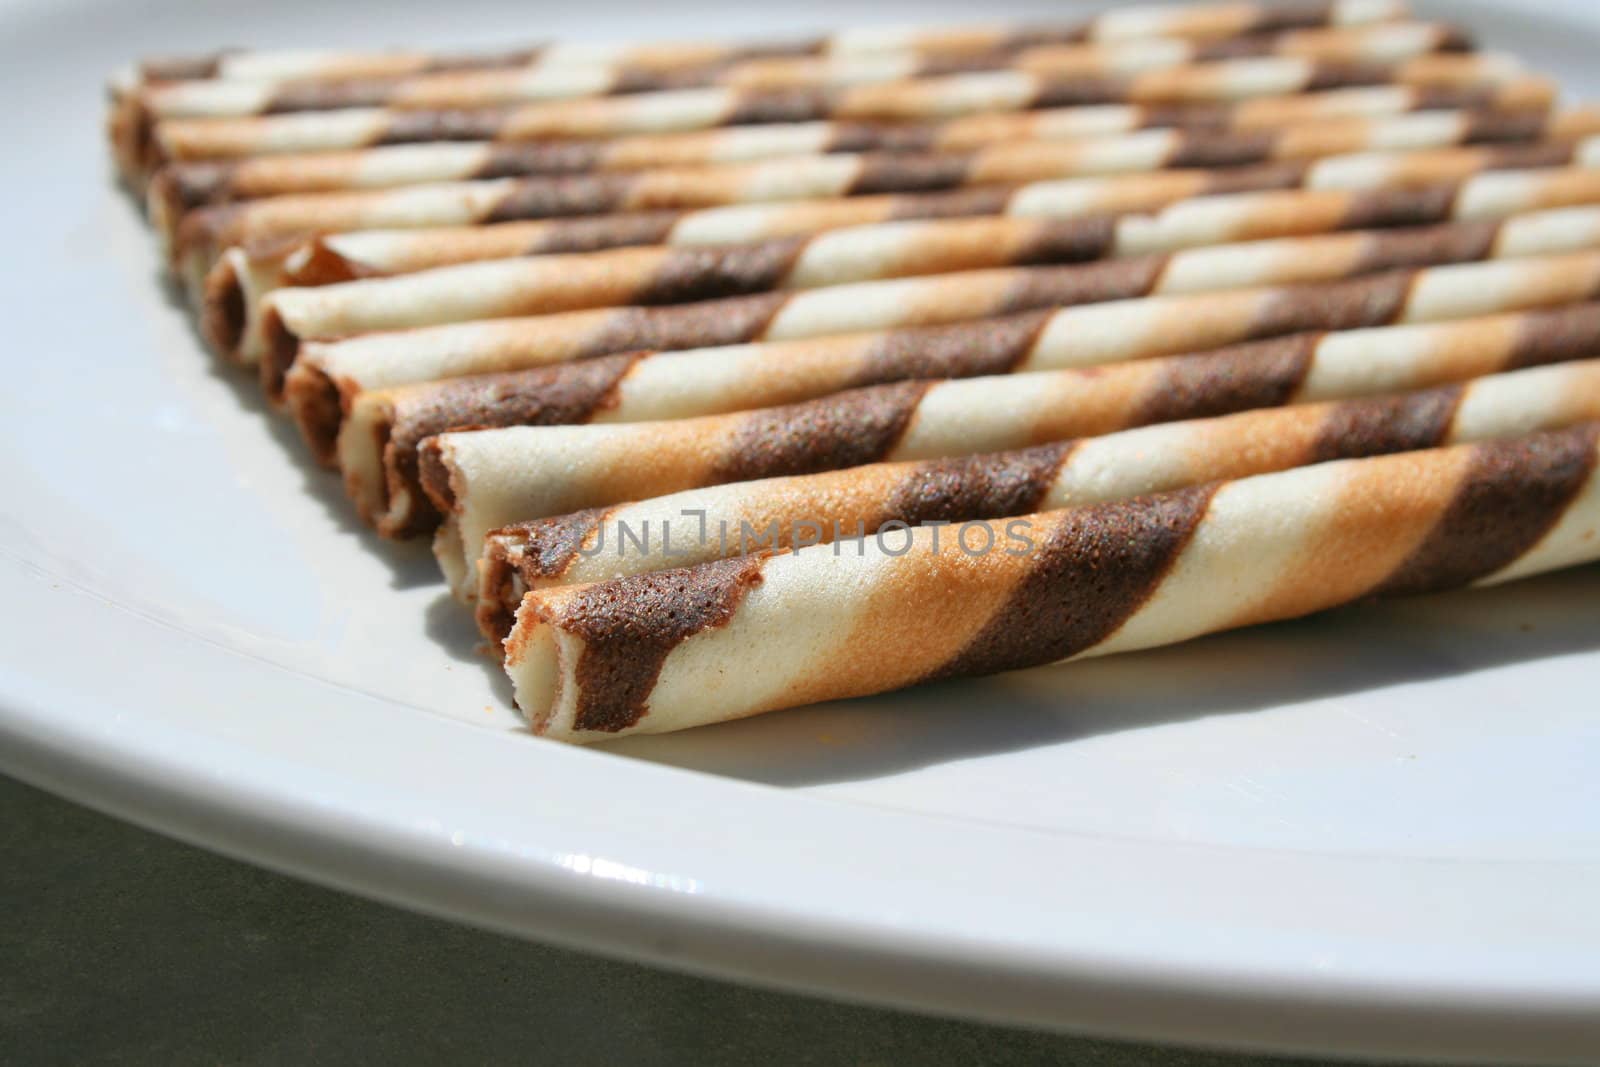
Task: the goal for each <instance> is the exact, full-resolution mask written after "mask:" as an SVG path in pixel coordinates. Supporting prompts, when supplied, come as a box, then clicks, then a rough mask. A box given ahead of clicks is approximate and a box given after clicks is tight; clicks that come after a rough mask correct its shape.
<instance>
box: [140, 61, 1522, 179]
mask: <svg viewBox="0 0 1600 1067" xmlns="http://www.w3.org/2000/svg"><path fill="white" fill-rule="evenodd" d="M1524 77H1525V76H1524V75H1523V74H1522V73H1521V70H1520V68H1519V66H1518V65H1517V63H1516V61H1515V60H1513V59H1512V58H1510V57H1508V56H1505V55H1501V54H1491V53H1473V54H1464V55H1455V54H1441V55H1424V56H1418V57H1416V58H1413V59H1406V60H1401V61H1399V62H1395V63H1337V62H1323V61H1318V60H1315V59H1302V58H1298V57H1293V56H1269V57H1265V58H1250V59H1231V60H1224V61H1222V62H1218V63H1197V64H1191V65H1185V66H1177V67H1169V68H1166V69H1163V70H1153V71H1147V72H1145V73H1143V74H1134V75H1129V76H1125V77H1088V78H1084V77H1051V76H1047V75H1042V74H1033V73H1030V72H1028V71H1020V70H1004V71H982V72H978V73H973V74H953V75H948V76H945V77H938V78H920V79H911V80H906V81H895V82H885V83H882V84H879V85H860V86H855V87H852V88H846V89H836V90H813V91H806V90H803V91H793V90H774V91H762V90H754V89H751V90H745V89H735V88H726V87H717V88H707V89H680V90H674V91H671V92H661V93H636V94H633V95H630V96H616V97H602V98H597V99H590V100H561V101H553V102H548V103H540V104H524V105H519V106H511V107H506V108H501V109H492V108H488V109H457V110H448V111H438V110H432V111H430V110H425V109H420V110H419V109H406V108H344V109H341V110H338V111H319V112H304V113H298V114H288V115H266V116H254V117H249V118H197V119H167V120H165V121H162V122H158V123H156V124H155V125H154V126H153V127H151V128H150V129H149V140H148V143H147V144H146V145H144V147H143V151H142V152H140V153H139V155H140V158H139V159H138V160H136V161H134V162H135V164H136V168H135V169H136V170H139V171H142V172H144V173H148V172H150V171H153V170H154V169H155V168H156V167H158V166H160V165H162V164H164V163H170V162H176V161H179V160H193V159H228V158H235V157H239V156H251V155H262V154H266V153H271V152H308V151H327V150H330V149H334V148H360V147H363V146H367V145H374V144H385V143H390V144H392V143H397V142H400V141H436V140H440V139H441V136H440V128H439V127H440V125H441V124H444V125H449V124H451V123H460V124H465V125H466V126H467V127H469V128H468V129H465V130H461V129H458V130H456V131H454V133H453V136H451V135H449V134H447V135H446V137H447V139H457V140H458V139H461V138H462V137H463V136H466V137H468V138H469V139H471V140H504V141H527V140H538V139H544V138H552V137H559V138H599V137H623V136H628V135H631V134H639V133H668V132H674V131H678V132H681V131H685V130H703V129H709V128H712V127H715V126H741V125H747V124H752V123H767V122H807V121H815V120H822V119H833V120H846V121H848V120H854V121H896V122H899V121H912V120H919V119H921V120H926V119H936V118H954V117H956V116H958V115H974V114H978V113H980V112H989V111H1028V110H1034V109H1038V108H1056V107H1068V106H1080V107H1083V106H1096V105H1105V104H1187V103H1219V102H1226V101H1233V100H1247V99H1251V98H1256V97H1277V96H1284V95H1293V94H1298V93H1307V92H1319V91H1322V90H1328V89H1339V88H1355V87H1361V86H1380V85H1390V84H1392V85H1396V86H1413V87H1417V88H1440V89H1487V90H1490V91H1491V95H1493V89H1494V88H1495V87H1497V86H1515V87H1517V88H1518V89H1519V91H1521V88H1522V87H1523V86H1526V85H1527V82H1526V81H1525V80H1524ZM1548 92H1549V89H1548V86H1546V87H1544V89H1543V90H1542V91H1540V94H1541V95H1544V94H1547V93H1548Z"/></svg>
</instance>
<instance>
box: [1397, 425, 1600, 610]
mask: <svg viewBox="0 0 1600 1067" xmlns="http://www.w3.org/2000/svg"><path fill="white" fill-rule="evenodd" d="M1597 439H1600V423H1587V424H1585V425H1581V426H1575V427H1572V428H1571V429H1568V430H1561V431H1557V432H1554V433H1543V434H1534V435H1531V436H1528V437H1521V438H1516V439H1513V440H1506V441H1489V442H1486V443H1484V444H1480V445H1477V446H1476V447H1474V449H1473V454H1472V462H1471V466H1470V467H1469V469H1468V471H1467V473H1466V475H1465V477H1464V479H1463V481H1462V484H1461V487H1460V488H1459V489H1458V490H1457V491H1456V494H1455V497H1454V499H1453V500H1452V501H1451V502H1450V506H1449V507H1448V508H1447V509H1446V510H1445V513H1444V514H1443V515H1442V516H1441V517H1440V519H1439V521H1438V522H1437V523H1436V524H1435V525H1434V527H1433V529H1432V530H1431V531H1430V532H1429V533H1428V536H1427V537H1426V538H1425V539H1424V540H1423V542H1422V544H1421V545H1419V546H1418V547H1417V549H1416V550H1415V551H1414V552H1412V554H1411V555H1410V556H1409V557H1408V558H1407V559H1406V561H1405V562H1404V563H1402V564H1401V565H1400V566H1399V568H1397V569H1396V570H1395V572H1394V573H1393V574H1392V575H1390V576H1389V577H1388V579H1386V580H1385V581H1384V582H1383V583H1382V584H1381V585H1379V586H1378V588H1377V589H1375V590H1374V593H1375V594H1377V595H1380V596H1387V595H1395V594H1404V593H1424V592H1430V591H1432V590H1437V589H1449V588H1453V587H1455V586H1461V585H1467V584H1469V583H1471V582H1475V581H1477V580H1478V579H1480V578H1484V577H1487V576H1488V575H1490V574H1493V573H1494V572H1495V571H1497V570H1499V569H1500V568H1502V567H1505V566H1507V565H1509V564H1511V563H1512V562H1514V561H1515V560H1516V559H1517V558H1518V557H1520V556H1522V555H1523V554H1524V553H1526V552H1527V551H1529V550H1530V549H1532V548H1533V547H1534V546H1535V545H1537V544H1538V543H1539V541H1540V540H1541V539H1542V538H1543V537H1544V536H1545V534H1547V533H1549V532H1550V530H1551V528H1552V527H1554V526H1555V524H1556V523H1557V522H1558V521H1559V520H1560V518H1561V516H1562V515H1563V514H1564V513H1565V512H1566V510H1567V508H1568V507H1569V506H1570V505H1571V503H1572V501H1573V498H1575V497H1576V496H1577V494H1578V492H1579V491H1580V490H1581V489H1582V488H1583V486H1584V484H1585V483H1586V482H1587V481H1588V480H1589V476H1590V475H1591V474H1592V473H1593V471H1594V463H1595V445H1596V442H1597Z"/></svg>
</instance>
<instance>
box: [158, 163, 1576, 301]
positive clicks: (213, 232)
mask: <svg viewBox="0 0 1600 1067" xmlns="http://www.w3.org/2000/svg"><path fill="white" fill-rule="evenodd" d="M1139 136H1140V138H1141V139H1142V140H1141V141H1140V142H1139V143H1135V144H1132V145H1122V146H1120V151H1121V152H1122V153H1124V154H1123V155H1121V156H1120V157H1111V156H1109V155H1108V156H1105V157H1096V156H1094V155H1092V154H1091V155H1085V154H1084V153H1083V152H1082V151H1081V150H1080V147H1079V146H1076V145H1072V144H1042V143H1026V144H1016V145H997V146H994V147H992V148H989V149H984V150H982V151H980V152H976V153H970V154H967V155H959V156H923V155H892V154H891V155H880V154H868V155H851V154H843V155H833V156H806V157H798V158H792V159H774V160H764V161H762V162H759V163H747V164H735V165H729V166H708V167H686V168H680V169H665V170H655V171H641V172H639V173H636V174H590V175H578V176H575V177H571V178H502V179H494V180H488V181H475V182H454V183H440V184H435V185H414V186H404V187H401V188H396V189H383V190H375V191H372V192H347V193H308V194H303V195H298V196H282V197H274V198H272V199H269V200H253V201H245V202H242V203H238V204H227V205H220V206H217V207H210V208H203V209H201V210H199V211H195V212H191V213H190V214H188V215H187V216H185V217H184V220H183V222H182V223H181V224H180V225H179V227H178V229H177V232H176V233H175V234H174V235H173V238H172V240H171V241H170V242H169V246H170V248H171V250H172V254H173V257H174V263H175V264H181V265H183V269H184V271H185V273H186V274H188V275H189V276H191V277H192V276H195V275H197V274H199V273H200V272H201V271H209V270H210V268H211V264H212V263H213V262H214V261H215V258H216V256H217V254H218V253H219V252H220V251H221V250H222V249H224V248H226V247H228V246H230V245H243V244H248V243H251V242H256V241H262V240H268V239H282V238H288V237H295V236H304V235H310V234H315V233H320V232H336V231H341V230H361V229H381V228H392V227H398V228H411V227H422V226H433V225H447V226H448V225H460V224H468V223H473V222H490V223H492V222H497V221H509V220H513V219H540V218H558V217H562V216H582V215H601V214H610V213H616V212H636V211H653V210H657V209H684V208H694V207H707V206H717V205H731V204H751V203H765V202H773V201H791V200H805V199H808V198H816V197H824V198H826V197H851V196H862V195H871V194H873V193H881V192H894V191H910V192H918V191H931V190H943V189H960V188H965V187H981V186H985V185H1004V184H1009V183H1017V182H1034V181H1040V180H1047V179H1054V178H1057V177H1061V176H1072V175H1077V174H1081V173H1084V172H1085V171H1086V170H1088V171H1091V172H1093V171H1094V169H1095V168H1096V167H1099V168H1102V169H1115V168H1116V167H1117V166H1118V165H1120V166H1121V167H1123V168H1124V169H1125V170H1132V171H1141V170H1142V171H1144V173H1138V174H1133V173H1129V174H1127V175H1126V177H1123V178H1116V179H1112V178H1102V179H1100V180H1099V182H1098V183H1097V184H1085V185H1083V186H1080V187H1078V188H1077V190H1076V192H1077V193H1078V195H1079V196H1081V197H1083V198H1084V200H1083V201H1082V202H1081V205H1080V208H1079V210H1080V211H1081V212H1090V211H1107V210H1116V209H1117V207H1118V205H1119V204H1121V203H1126V202H1128V201H1130V200H1132V201H1135V202H1137V200H1138V199H1140V198H1145V199H1148V198H1150V197H1151V196H1153V195H1154V196H1163V195H1164V196H1167V197H1171V196H1172V195H1173V194H1174V193H1175V192H1176V191H1177V190H1178V189H1181V188H1183V187H1184V186H1185V185H1188V186H1190V187H1191V188H1199V189H1201V190H1205V191H1211V190H1210V189H1209V188H1208V186H1209V185H1210V184H1211V182H1212V181H1213V179H1211V178H1208V177H1207V176H1208V175H1211V174H1213V173H1215V172H1213V171H1209V170H1204V171H1202V170H1187V169H1185V170H1178V171H1166V170H1160V169H1153V167H1154V165H1155V164H1157V163H1160V162H1162V161H1163V160H1165V159H1166V158H1167V156H1166V154H1165V153H1166V152H1167V151H1168V149H1169V147H1170V146H1169V145H1168V144H1167V143H1166V142H1167V140H1168V139H1169V138H1168V135H1167V134H1165V133H1162V132H1156V133H1154V134H1153V135H1139ZM1244 141H1245V143H1243V144H1240V143H1229V142H1223V141H1205V142H1201V144H1200V145H1199V146H1197V148H1198V152H1199V153H1200V154H1198V155H1196V156H1194V157H1193V158H1192V159H1190V160H1188V162H1192V163H1194V164H1202V163H1205V162H1207V161H1208V160H1215V161H1217V162H1221V163H1228V162H1233V161H1235V157H1236V158H1237V159H1238V160H1244V161H1248V160H1252V159H1257V158H1259V157H1260V153H1261V149H1262V148H1263V145H1261V144H1260V143H1257V142H1256V139H1255V138H1253V137H1251V138H1246V139H1244ZM1302 147H1303V148H1304V150H1306V151H1311V152H1316V151H1318V150H1319V146H1317V145H1315V144H1314V143H1313V144H1303V145H1302ZM1325 147H1326V148H1328V149H1332V150H1335V151H1336V150H1338V148H1339V147H1340V146H1339V145H1338V144H1337V143H1333V144H1328V145H1326V146H1325ZM1596 155H1600V138H1595V137H1590V138H1581V139H1578V140H1569V141H1541V142H1534V143H1513V144H1495V145H1489V146H1485V147H1472V148H1436V149H1428V150H1422V151H1415V152H1403V151H1401V152H1372V153H1364V152H1358V153H1353V154H1350V155H1330V156H1325V157H1320V158H1317V157H1312V158H1310V159H1305V160H1299V161H1296V160H1291V161H1286V162H1281V163H1276V164H1270V165H1269V166H1274V167H1281V168H1284V171H1283V172H1282V173H1281V174H1273V173H1270V172H1268V173H1263V174H1258V175H1254V176H1252V175H1249V174H1247V175H1245V176H1244V177H1243V180H1244V181H1256V182H1260V183H1265V182H1273V183H1274V184H1276V185H1278V186H1282V185H1293V184H1303V185H1306V186H1308V187H1312V188H1352V187H1354V188H1366V187H1372V186H1375V185H1399V184H1417V183H1424V182H1430V181H1444V180H1448V179H1450V178H1454V177H1460V176H1462V175H1464V174H1470V173H1475V172H1477V171H1481V170H1503V169H1510V168H1523V167H1547V166H1557V165H1566V164H1574V163H1576V164H1577V165H1584V164H1585V163H1587V161H1589V160H1590V158H1591V157H1594V156H1596ZM1141 157H1143V162H1141ZM1180 161H1181V160H1180ZM1220 169H1221V170H1223V171H1231V170H1234V169H1238V168H1228V167H1223V168H1220ZM1246 169H1248V168H1246ZM1135 177H1138V178H1140V179H1143V180H1142V181H1139V182H1137V183H1136V182H1134V181H1133V179H1134V178H1135ZM1215 180H1216V181H1220V182H1222V183H1227V182H1230V181H1234V180H1237V179H1236V177H1235V176H1231V175H1229V174H1226V173H1225V174H1223V175H1222V176H1221V177H1220V178H1218V179H1215ZM1083 181H1084V182H1086V183H1090V182H1092V181H1093V179H1090V178H1085V179H1083Z"/></svg>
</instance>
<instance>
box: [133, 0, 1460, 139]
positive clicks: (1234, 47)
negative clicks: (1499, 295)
mask: <svg viewBox="0 0 1600 1067" xmlns="http://www.w3.org/2000/svg"><path fill="white" fill-rule="evenodd" d="M1470 47H1471V40H1470V38H1469V37H1468V36H1467V35H1466V33H1464V32H1463V31H1462V30H1460V29H1457V28H1455V27H1453V26H1446V25H1442V24H1438V23H1426V22H1396V23H1387V24H1377V25H1370V26H1356V27H1336V28H1327V29H1315V30H1303V29H1302V30H1284V31H1279V32H1277V33H1268V34H1253V35H1249V36H1243V37H1231V38H1221V39H1217V40H1211V41H1195V40H1190V39H1185V38H1173V37H1153V38H1146V39H1144V40H1138V41H1113V42H1097V43H1090V44H1068V45H1060V44H1055V45H1035V46H1032V47H1025V48H1021V49H1004V48H1002V49H992V50H989V51H984V52H964V53H959V54H956V55H923V54H920V53H918V52H916V51H914V50H911V51H891V52H879V53H874V54H869V55H844V56H806V57H796V56H789V57H781V58H778V57H764V58H758V59H747V60H743V61H724V60H715V61H711V62H709V63H702V64H699V65H698V66H691V67H678V68H673V69H662V68H652V67H639V66H630V65H628V64H626V63H590V64H584V65H582V66H574V65H570V64H569V65H556V66H552V65H549V64H546V63H544V62H542V61H541V60H540V59H538V58H535V59H534V60H533V61H532V62H531V63H529V64H526V65H523V66H514V67H498V68H485V69H476V70H454V71H446V72H430V73H421V74H402V75H385V76H369V77H365V78H346V79H340V80H337V81H294V82H272V81H240V80H238V79H195V80H189V81H182V82H175V83H170V84H164V85H153V86H147V87H144V88H141V89H138V90H135V91H134V92H133V93H131V94H129V95H128V96H127V97H126V103H127V105H128V106H132V107H137V108H140V109H141V110H142V111H143V112H144V113H145V115H146V116H148V119H147V121H148V120H156V121H159V120H161V119H168V118H223V117H236V116H245V115H269V114H282V113H285V112H294V111H326V110H333V109H337V108H350V107H386V108H423V109H443V108H483V107H496V106H499V105H502V104H515V103H525V102H535V101H543V100H565V99H572V98H577V97H595V96H613V95H618V94H624V93H641V92H664V91H668V90H673V89H689V88H704V87H707V86H728V87H730V88H734V89H741V90H755V91H762V92H771V91H777V90H818V89H820V90H828V89H843V88H849V87H851V86H856V85H869V84H874V83H879V82H888V81H899V80H904V79H907V78H929V77H939V76H944V75H950V74H958V73H972V72H979V71H995V70H1016V71H1023V72H1027V73H1032V74H1038V75H1042V76H1045V77H1051V78H1065V77H1088V78H1115V77H1127V76H1132V75H1137V74H1142V73H1144V72H1146V71H1152V70H1162V69H1165V68H1169V67H1175V66H1181V65H1186V64H1196V63H1206V62H1214V61H1218V60H1226V59H1238V58H1245V57H1254V56H1287V57H1298V58H1303V59H1310V60H1318V61H1325V62H1339V63H1396V62H1400V61H1403V60H1406V59H1411V58H1414V57H1416V56H1421V55H1427V54H1429V53H1431V52H1439V51H1463V50H1466V49H1468V48H1470Z"/></svg>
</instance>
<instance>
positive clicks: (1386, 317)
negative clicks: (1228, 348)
mask: <svg viewBox="0 0 1600 1067" xmlns="http://www.w3.org/2000/svg"><path fill="white" fill-rule="evenodd" d="M1417 273H1418V272H1417V271H1415V270H1397V271H1389V272H1386V273H1383V274H1374V275H1370V276H1368V277H1365V278H1355V279H1352V280H1350V281H1347V282H1335V283H1333V284H1328V283H1325V282H1312V283H1308V284H1305V285H1292V286H1285V287H1284V288H1283V290H1281V291H1279V292H1277V293H1274V294H1273V295H1272V296H1271V297H1269V298H1268V299H1267V301H1266V302H1265V303H1264V304H1263V306H1262V307H1261V308H1260V309H1259V310H1258V311H1257V312H1256V315H1255V318H1254V319H1253V320H1252V321H1251V323H1250V326H1249V329H1248V330H1247V331H1246V334H1247V336H1250V337H1258V338H1259V337H1277V336H1281V335H1283V334H1288V333H1300V332H1302V331H1304V330H1355V329H1359V328H1361V327H1363V326H1383V325H1387V324H1388V323H1392V322H1394V321H1395V319H1396V317H1398V316H1399V314H1400V312H1401V311H1402V310H1404V309H1405V305H1406V298H1407V296H1409V295H1410V293H1411V285H1412V283H1413V282H1414V281H1415V279H1416V276H1417Z"/></svg>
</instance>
